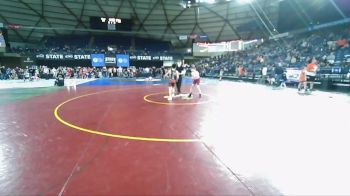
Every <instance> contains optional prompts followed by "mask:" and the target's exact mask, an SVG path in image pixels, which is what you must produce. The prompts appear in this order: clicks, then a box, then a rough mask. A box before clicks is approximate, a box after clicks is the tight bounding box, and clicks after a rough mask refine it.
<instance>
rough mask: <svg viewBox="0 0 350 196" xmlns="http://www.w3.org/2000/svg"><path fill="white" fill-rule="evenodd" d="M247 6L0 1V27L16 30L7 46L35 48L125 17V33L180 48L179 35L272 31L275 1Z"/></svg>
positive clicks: (239, 2) (164, 0)
mask: <svg viewBox="0 0 350 196" xmlns="http://www.w3.org/2000/svg"><path fill="white" fill-rule="evenodd" d="M248 1H249V0H231V1H228V0H221V1H220V2H219V3H215V4H209V3H201V4H200V5H199V6H193V7H191V8H184V6H183V4H182V5H181V2H182V1H180V0H1V1H0V22H3V23H5V24H16V25H20V27H19V28H18V29H16V26H14V28H12V29H9V31H8V35H9V40H10V41H14V42H31V43H39V42H40V41H41V40H42V38H43V37H44V36H56V35H67V34H68V35H70V34H86V33H92V31H91V30H90V24H89V17H90V16H98V17H102V16H108V17H118V18H128V19H133V21H134V25H133V28H132V29H133V30H132V32H125V34H129V35H133V36H139V37H149V38H156V39H162V40H167V41H171V42H172V43H173V44H174V45H179V44H181V45H184V44H186V42H188V41H180V40H179V39H178V36H179V35H191V34H198V35H208V38H209V41H211V42H215V41H224V40H234V39H240V38H241V39H248V38H252V37H254V36H257V34H260V33H261V32H260V31H259V30H257V28H260V29H262V30H263V32H265V33H267V32H268V31H267V28H268V29H269V30H272V29H273V28H274V25H275V24H276V23H277V20H278V18H277V17H278V2H279V1H280V0H250V1H251V2H250V3H248ZM262 21H263V22H262ZM99 33H112V32H99ZM113 33H116V32H113Z"/></svg>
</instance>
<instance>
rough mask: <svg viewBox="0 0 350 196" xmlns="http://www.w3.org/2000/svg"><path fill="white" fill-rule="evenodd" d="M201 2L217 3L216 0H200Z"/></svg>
mask: <svg viewBox="0 0 350 196" xmlns="http://www.w3.org/2000/svg"><path fill="white" fill-rule="evenodd" d="M198 2H199V3H208V4H213V3H215V0H198Z"/></svg>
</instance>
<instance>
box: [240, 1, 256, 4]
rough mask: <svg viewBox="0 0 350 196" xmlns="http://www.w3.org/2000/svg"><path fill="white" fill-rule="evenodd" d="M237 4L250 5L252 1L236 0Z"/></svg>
mask: <svg viewBox="0 0 350 196" xmlns="http://www.w3.org/2000/svg"><path fill="white" fill-rule="evenodd" d="M238 2H239V3H241V4H247V3H252V2H253V0H238Z"/></svg>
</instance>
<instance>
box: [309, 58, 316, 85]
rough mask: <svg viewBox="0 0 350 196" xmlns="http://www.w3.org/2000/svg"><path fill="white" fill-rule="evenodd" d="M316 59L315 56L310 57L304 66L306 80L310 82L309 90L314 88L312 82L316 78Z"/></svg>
mask: <svg viewBox="0 0 350 196" xmlns="http://www.w3.org/2000/svg"><path fill="white" fill-rule="evenodd" d="M316 70H317V61H316V59H315V58H312V59H310V61H309V64H308V65H307V66H306V81H307V84H310V88H309V89H308V90H309V91H312V90H313V88H314V82H315V78H316Z"/></svg>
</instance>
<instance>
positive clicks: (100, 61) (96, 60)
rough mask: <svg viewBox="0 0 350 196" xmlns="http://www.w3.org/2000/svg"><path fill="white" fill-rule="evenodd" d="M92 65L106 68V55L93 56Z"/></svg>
mask: <svg viewBox="0 0 350 196" xmlns="http://www.w3.org/2000/svg"><path fill="white" fill-rule="evenodd" d="M91 64H92V66H93V67H104V66H105V55H104V54H91Z"/></svg>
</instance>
